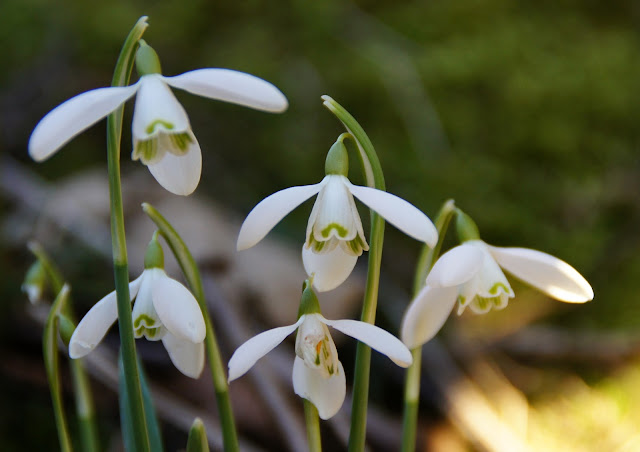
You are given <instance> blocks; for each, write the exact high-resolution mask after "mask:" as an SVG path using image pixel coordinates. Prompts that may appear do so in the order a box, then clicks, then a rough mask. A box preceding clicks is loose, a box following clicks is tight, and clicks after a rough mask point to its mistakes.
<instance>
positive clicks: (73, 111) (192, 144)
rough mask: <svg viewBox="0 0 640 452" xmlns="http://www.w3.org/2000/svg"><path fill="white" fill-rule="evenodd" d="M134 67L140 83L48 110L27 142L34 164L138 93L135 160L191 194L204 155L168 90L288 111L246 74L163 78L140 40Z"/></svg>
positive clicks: (171, 187) (206, 72) (168, 185)
mask: <svg viewBox="0 0 640 452" xmlns="http://www.w3.org/2000/svg"><path fill="white" fill-rule="evenodd" d="M136 66H137V69H138V73H139V74H140V80H139V81H138V82H137V83H136V84H134V85H131V86H125V87H109V88H99V89H94V90H91V91H87V92H86V93H83V94H80V95H78V96H76V97H74V98H72V99H69V100H68V101H66V102H65V103H63V104H62V105H59V106H58V107H56V108H55V109H53V110H52V111H51V112H49V113H48V114H47V115H46V116H45V117H44V118H43V119H42V120H41V121H40V122H39V123H38V125H37V126H36V128H35V129H34V131H33V133H32V134H31V138H30V139H29V154H30V155H31V157H32V158H33V159H34V160H36V161H43V160H45V159H47V158H49V157H50V156H51V155H53V154H54V153H55V152H56V151H58V149H60V148H61V147H62V146H63V145H65V144H66V143H67V142H68V141H69V140H71V139H72V138H73V137H75V136H76V135H77V134H79V133H80V132H82V131H83V130H85V129H87V128H88V127H90V126H92V125H93V124H95V123H96V122H97V121H99V120H100V119H102V118H104V117H105V116H107V115H108V114H109V113H111V112H113V111H114V110H115V109H116V108H118V107H119V106H120V105H122V104H123V103H124V102H125V101H127V100H128V99H129V98H131V97H132V96H133V95H135V94H137V97H136V103H135V111H134V114H133V129H132V135H133V153H132V155H131V157H132V159H133V160H140V161H141V162H142V163H143V164H144V165H146V166H147V167H148V168H149V171H151V174H152V175H153V176H154V177H155V178H156V180H157V181H158V183H160V185H162V186H163V187H164V188H165V189H167V190H168V191H170V192H172V193H175V194H177V195H189V194H191V193H192V192H193V191H194V190H195V189H196V187H197V186H198V182H199V181H200V173H201V170H202V154H201V151H200V145H199V144H198V141H197V140H196V137H195V135H194V134H193V132H192V130H191V125H190V123H189V118H188V117H187V113H186V112H185V111H184V108H182V105H180V103H179V102H178V100H177V99H176V97H175V96H174V95H173V93H172V92H171V89H170V88H169V86H171V87H173V88H178V89H183V90H185V91H188V92H190V93H192V94H196V95H199V96H203V97H208V98H210V99H218V100H222V101H226V102H231V103H235V104H239V105H243V106H245V107H250V108H254V109H257V110H263V111H268V112H274V113H276V112H282V111H284V110H286V108H287V99H286V98H285V97H284V95H283V94H282V93H281V92H280V91H279V90H278V89H277V88H276V87H275V86H273V85H272V84H271V83H268V82H266V81H264V80H262V79H260V78H257V77H254V76H253V75H249V74H245V73H243V72H237V71H232V70H229V69H198V70H195V71H190V72H186V73H184V74H181V75H178V76H175V77H165V76H163V75H162V74H161V71H160V61H159V59H158V56H157V54H156V53H155V51H154V50H153V49H152V48H151V47H149V46H148V45H147V44H146V43H145V42H144V41H140V48H139V49H138V53H137V55H136Z"/></svg>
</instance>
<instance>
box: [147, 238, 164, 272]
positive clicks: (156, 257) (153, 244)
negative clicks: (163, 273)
mask: <svg viewBox="0 0 640 452" xmlns="http://www.w3.org/2000/svg"><path fill="white" fill-rule="evenodd" d="M144 268H145V269H149V268H164V251H162V246H161V245H160V242H158V231H156V232H154V233H153V237H152V238H151V241H150V242H149V245H148V246H147V251H146V253H145V255H144Z"/></svg>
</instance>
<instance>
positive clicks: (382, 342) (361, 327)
mask: <svg viewBox="0 0 640 452" xmlns="http://www.w3.org/2000/svg"><path fill="white" fill-rule="evenodd" d="M317 315H319V314H317ZM322 321H323V322H324V323H326V324H327V325H329V326H331V327H333V328H335V329H336V330H338V331H341V332H343V333H344V334H346V335H348V336H351V337H353V338H355V339H358V340H359V341H360V342H364V343H365V344H367V345H368V346H369V347H371V348H373V349H374V350H377V351H379V352H380V353H382V354H383V355H386V356H388V357H389V358H390V359H391V361H393V362H394V363H396V364H397V365H398V366H400V367H409V366H410V365H411V363H412V362H413V358H412V357H411V352H410V351H409V349H408V348H407V347H406V346H405V345H404V344H403V343H402V342H401V341H400V339H398V338H397V337H395V336H394V335H393V334H391V333H388V332H387V331H385V330H383V329H382V328H380V327H377V326H375V325H371V324H369V323H365V322H360V321H358V320H327V319H325V318H324V317H323V318H322Z"/></svg>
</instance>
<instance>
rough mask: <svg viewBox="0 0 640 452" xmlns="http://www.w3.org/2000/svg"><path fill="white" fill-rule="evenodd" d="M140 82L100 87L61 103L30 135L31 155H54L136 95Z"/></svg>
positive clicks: (33, 156) (43, 158) (46, 156)
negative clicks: (121, 85)
mask: <svg viewBox="0 0 640 452" xmlns="http://www.w3.org/2000/svg"><path fill="white" fill-rule="evenodd" d="M137 89H138V85H137V84H135V85H131V86H124V87H111V88H98V89H94V90H91V91H87V92H86V93H82V94H79V95H77V96H76V97H73V98H71V99H69V100H68V101H66V102H65V103H63V104H61V105H58V106H57V107H56V108H54V109H53V110H51V111H50V112H49V113H48V114H47V115H46V116H45V117H44V118H42V120H41V121H40V122H39V123H38V125H37V126H36V128H35V129H34V131H33V133H32V134H31V138H29V155H31V158H33V159H34V160H36V161H42V160H45V159H46V158H48V157H50V156H51V155H52V154H53V153H54V152H56V151H57V150H58V149H60V148H61V147H62V146H63V145H64V144H66V143H67V142H68V141H69V140H71V139H72V138H73V137H75V136H76V135H77V134H79V133H80V132H82V131H83V130H85V129H87V128H89V127H90V126H92V125H93V124H95V123H96V122H98V121H99V120H100V119H102V118H104V117H105V116H107V115H108V114H109V113H111V112H112V111H113V110H115V109H116V108H118V106H119V105H120V104H122V103H123V102H125V101H126V100H127V99H129V98H130V97H131V96H133V95H134V93H135V92H136V90H137Z"/></svg>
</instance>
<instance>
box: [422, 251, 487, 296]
mask: <svg viewBox="0 0 640 452" xmlns="http://www.w3.org/2000/svg"><path fill="white" fill-rule="evenodd" d="M482 260H483V253H482V251H481V250H479V249H478V248H477V247H475V246H470V245H468V244H464V243H463V244H462V245H459V246H456V247H455V248H451V249H450V250H449V251H447V252H446V253H444V254H443V255H442V256H440V258H439V259H438V260H437V261H436V263H435V265H434V266H433V268H432V269H431V271H430V272H429V275H428V276H427V285H428V286H431V287H452V286H457V285H459V284H463V283H466V282H467V281H469V280H470V279H471V278H473V277H474V276H475V275H476V274H477V273H478V271H479V270H480V267H481V266H482Z"/></svg>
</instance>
